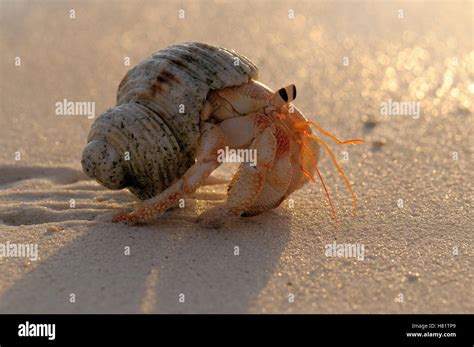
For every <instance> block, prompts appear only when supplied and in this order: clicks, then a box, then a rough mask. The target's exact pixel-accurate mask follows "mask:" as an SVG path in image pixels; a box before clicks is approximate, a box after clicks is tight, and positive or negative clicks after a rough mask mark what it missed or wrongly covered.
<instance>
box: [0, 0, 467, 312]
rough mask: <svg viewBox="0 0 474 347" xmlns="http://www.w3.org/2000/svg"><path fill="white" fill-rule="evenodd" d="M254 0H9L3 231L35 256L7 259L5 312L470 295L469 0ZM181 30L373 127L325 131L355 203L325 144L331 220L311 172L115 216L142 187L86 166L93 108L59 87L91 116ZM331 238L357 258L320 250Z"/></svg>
mask: <svg viewBox="0 0 474 347" xmlns="http://www.w3.org/2000/svg"><path fill="white" fill-rule="evenodd" d="M252 3H253V1H252V2H246V1H238V2H236V3H230V2H229V3H227V2H223V1H218V2H217V3H213V2H210V1H200V2H195V1H193V2H186V1H182V2H180V3H179V4H178V3H175V2H166V1H165V2H160V4H154V2H151V1H150V2H144V3H142V4H141V5H140V4H139V3H135V4H134V5H133V6H132V5H131V4H129V3H127V2H123V1H104V2H99V1H97V2H96V1H88V2H77V3H72V2H71V3H68V2H52V1H51V2H44V3H43V4H39V3H23V2H18V1H15V2H13V1H2V2H0V6H1V7H0V11H1V12H0V13H1V24H0V26H1V32H0V54H1V80H0V94H1V114H0V144H1V151H0V244H2V243H3V244H6V243H8V242H9V243H10V244H12V243H13V244H14V243H17V244H25V243H27V244H37V245H38V256H39V259H38V260H37V261H32V260H30V259H26V258H15V257H2V258H0V273H1V276H0V312H2V313H5V312H8V313H11V312H35V313H36V312H50V313H53V312H54V313H56V312H82V313H91V312H114V313H118V312H187V313H188V312H190V313H194V312H253V313H262V312H265V313H269V312H277V313H289V312H304V313H336V312H349V313H367V312H376V313H385V312H395V313H414V312H418V313H432V312H437V313H446V312H456V313H461V312H470V313H474V299H473V296H472V293H473V292H474V288H473V283H474V281H473V278H474V272H473V255H474V254H473V229H474V228H473V218H472V211H471V206H472V196H473V190H472V182H473V181H474V180H473V174H472V172H473V169H474V168H473V161H472V148H473V140H472V138H473V136H472V124H473V121H472V111H473V93H474V81H473V72H474V65H473V64H474V49H473V37H472V13H473V8H472V7H473V3H472V2H470V3H469V2H465V3H463V2H453V3H448V2H446V3H443V2H429V1H428V2H424V3H423V4H421V3H416V4H407V3H393V2H392V3H386V4H381V3H378V2H368V3H364V2H352V1H351V2H336V3H333V4H328V3H315V2H298V3H297V4H294V5H292V4H290V3H288V2H287V1H275V2H261V1H259V2H257V4H252ZM70 9H74V10H75V12H76V13H75V14H76V18H75V19H70V18H69V14H70V12H69V11H70ZM180 9H184V10H185V18H184V19H179V17H178V14H179V12H178V11H179V10H180ZM400 9H402V10H403V18H398V16H399V14H400V12H399V10H400ZM290 10H294V19H292V18H289V14H290V15H291V14H292V12H291V11H290ZM289 11H290V12H289ZM183 41H203V42H208V43H211V44H216V45H223V46H226V47H230V48H233V49H236V50H238V51H239V52H241V53H243V54H245V55H247V56H248V57H250V58H251V59H252V60H254V61H255V63H256V64H257V65H258V66H259V67H260V79H261V80H262V81H263V82H265V83H267V84H268V85H270V86H271V87H273V88H277V87H280V86H282V85H284V84H287V83H291V82H294V83H295V84H296V85H297V86H298V90H299V92H298V97H297V102H296V104H297V106H298V107H299V108H300V109H302V110H303V111H304V112H305V113H307V114H310V115H311V116H310V118H311V119H312V120H314V121H316V122H318V124H320V125H321V126H322V127H323V128H325V129H327V130H328V131H330V132H332V133H333V134H335V135H337V136H339V137H341V138H364V139H366V140H367V142H366V143H365V144H363V145H358V146H351V147H341V146H338V145H336V144H334V143H332V142H331V141H328V143H329V144H330V146H331V148H332V149H333V151H334V153H335V155H336V157H337V158H338V159H339V160H340V161H341V164H342V165H343V167H344V169H345V171H346V173H347V174H348V177H349V179H350V181H351V182H352V183H353V187H354V190H355V191H356V194H357V197H358V201H359V206H360V207H359V209H358V212H357V215H356V216H352V214H351V201H350V195H349V193H348V191H347V189H346V188H345V186H344V183H343V181H342V179H341V177H340V176H339V175H338V174H337V171H336V170H335V169H334V167H333V166H332V164H331V162H330V160H329V158H328V156H327V155H324V156H323V157H322V159H321V161H320V168H321V170H322V173H323V175H324V177H325V178H326V182H327V184H328V187H329V190H330V192H331V194H332V197H333V200H334V201H335V204H336V207H337V210H338V214H339V223H338V225H337V226H335V225H334V223H333V221H332V220H331V215H330V213H329V211H328V207H327V203H326V200H325V196H324V193H323V191H322V189H321V186H320V185H319V184H317V185H307V186H306V187H305V188H303V189H301V190H300V191H298V192H296V193H295V194H294V195H293V196H292V199H293V200H294V206H293V207H291V206H290V205H289V203H288V202H285V203H284V204H283V205H282V206H281V207H279V208H278V209H276V210H273V211H270V212H267V213H264V214H262V215H260V216H257V217H254V218H247V219H242V220H240V221H238V222H237V223H235V224H233V225H230V226H227V227H225V228H223V229H219V230H213V229H202V228H200V227H198V226H196V224H195V223H194V222H193V220H194V219H195V217H196V216H197V215H198V214H199V213H200V212H202V211H205V210H206V209H208V208H209V207H211V206H213V205H215V204H217V203H219V202H220V201H221V200H223V199H224V198H225V187H226V185H225V184H215V183H216V182H214V184H211V185H207V186H204V187H202V188H201V189H200V190H199V191H198V192H197V193H196V194H195V195H193V196H191V197H190V198H189V199H187V200H186V208H184V209H176V210H173V211H170V212H168V213H167V214H166V215H165V216H164V217H163V218H162V219H160V220H159V221H157V222H155V223H153V224H151V225H148V226H142V227H131V226H125V225H116V224H112V223H110V222H109V220H110V217H111V215H112V214H113V213H115V212H117V211H119V210H120V209H121V208H123V207H125V206H126V204H127V203H129V202H131V201H132V200H133V198H132V196H131V194H130V193H128V192H127V191H119V192H116V191H115V192H114V191H109V190H106V189H105V188H103V187H101V186H100V185H99V184H97V183H96V182H94V181H92V180H89V179H87V177H85V175H84V174H82V172H81V166H80V156H81V150H82V148H83V146H84V145H85V141H86V137H87V133H88V130H89V128H90V125H91V122H92V121H91V120H88V119H87V118H86V117H84V116H71V117H64V116H57V115H55V106H54V105H55V103H56V102H57V101H61V100H63V99H64V98H66V99H68V100H73V101H95V102H96V113H97V114H99V113H100V112H102V111H103V110H104V109H105V108H106V107H108V106H111V105H113V104H114V99H115V90H116V87H117V85H118V83H119V81H120V79H121V77H122V76H123V74H124V73H125V72H126V71H127V69H128V68H129V67H127V66H125V65H124V58H125V57H130V60H131V65H132V66H133V65H135V64H136V63H138V62H139V61H140V60H141V59H143V58H145V57H146V56H147V55H149V54H150V53H152V52H153V51H156V50H159V49H160V48H163V47H165V46H167V45H169V44H172V43H177V42H183ZM15 57H20V58H21V65H20V66H15ZM344 57H347V58H348V60H345V59H344ZM344 63H348V64H344ZM390 99H391V100H393V101H410V102H412V101H413V102H417V101H419V102H421V116H420V117H419V118H418V119H414V118H415V117H412V116H385V115H381V112H380V105H381V102H386V101H388V100H390ZM344 151H347V154H345V153H344ZM17 152H19V153H20V156H21V158H20V160H15V159H18V158H15V157H16V155H17ZM347 155H348V157H347ZM345 159H346V160H345ZM231 169H232V168H231V167H224V168H222V169H220V170H219V172H217V173H216V175H217V177H223V178H226V177H229V175H230V173H231ZM211 183H212V182H211ZM71 199H74V202H75V206H73V207H71V204H70V202H71ZM334 241H336V243H337V244H342V243H351V244H360V245H363V246H364V259H363V260H362V259H360V260H358V259H355V258H350V257H348V258H345V257H327V256H326V255H325V246H326V245H327V244H331V243H333V242H334ZM236 246H237V247H238V250H239V254H238V255H235V250H236V248H235V247H236ZM127 250H130V254H129V255H127V254H128V253H127ZM126 253H127V254H126ZM72 294H74V295H72ZM180 294H184V298H185V300H184V302H180V301H179V299H180ZM71 298H74V299H75V300H71ZM181 298H183V297H182V296H181ZM71 301H73V302H71Z"/></svg>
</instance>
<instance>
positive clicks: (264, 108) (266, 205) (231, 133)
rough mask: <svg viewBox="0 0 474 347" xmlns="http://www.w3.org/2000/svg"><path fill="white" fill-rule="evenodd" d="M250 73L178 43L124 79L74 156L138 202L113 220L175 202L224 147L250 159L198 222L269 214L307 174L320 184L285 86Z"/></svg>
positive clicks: (234, 57)
mask: <svg viewBox="0 0 474 347" xmlns="http://www.w3.org/2000/svg"><path fill="white" fill-rule="evenodd" d="M236 62H237V63H236ZM257 72H258V70H257V68H256V67H255V65H254V64H253V63H251V62H250V60H248V59H247V58H246V57H244V56H242V55H240V54H238V53H236V52H234V51H230V50H227V49H224V48H217V47H212V46H209V45H205V44H201V43H188V44H181V45H175V46H171V47H168V48H166V49H164V50H162V51H160V52H158V53H156V54H154V55H153V56H152V57H150V58H149V59H147V60H145V61H144V62H143V63H141V64H139V65H137V66H136V67H135V68H133V69H131V70H130V71H129V72H128V73H127V74H126V76H125V77H124V79H123V80H122V82H121V83H120V85H119V88H118V94H117V95H118V96H117V105H116V107H114V108H112V109H109V110H107V111H106V112H104V113H103V114H102V115H101V116H100V117H99V118H98V119H97V121H96V122H95V123H94V124H93V126H92V129H91V133H90V135H89V138H88V145H87V146H86V148H85V149H84V152H83V160H82V165H83V169H84V171H85V172H86V173H87V174H88V175H89V176H91V177H93V178H95V179H97V180H98V181H99V182H101V183H102V184H104V185H105V186H106V187H109V188H111V189H121V188H124V187H128V188H129V189H130V191H131V192H132V193H134V194H135V195H136V196H138V197H139V198H141V199H143V200H145V201H144V202H143V203H142V204H141V205H140V206H139V207H138V208H137V209H136V210H134V211H132V212H130V213H129V212H123V213H119V214H117V215H116V216H115V217H114V218H113V221H114V222H121V221H125V222H129V223H133V224H135V223H141V222H145V221H147V220H148V219H150V218H152V217H155V216H157V215H159V214H160V213H163V212H165V211H166V210H167V209H169V208H170V207H173V206H175V205H177V204H178V202H179V200H180V199H182V198H184V197H185V196H187V195H189V194H191V193H193V192H194V191H195V190H196V189H198V188H199V187H200V186H201V185H202V183H203V181H204V180H205V179H206V178H207V177H208V176H209V175H210V174H211V173H212V172H213V171H214V170H215V169H216V168H217V167H218V166H219V165H220V164H221V162H220V161H219V160H218V152H219V151H220V150H222V149H223V148H224V147H230V148H233V149H237V148H238V149H244V150H249V151H254V152H255V153H256V163H250V162H242V163H241V164H240V166H239V169H238V170H237V172H236V173H235V175H234V176H233V178H232V180H231V182H230V184H229V186H228V198H227V201H226V202H225V203H224V204H223V205H222V206H218V207H216V208H214V209H211V210H209V211H206V212H204V213H203V214H202V215H201V217H200V220H201V221H205V222H206V223H209V221H216V220H222V219H223V217H225V218H224V219H228V218H229V217H239V216H253V215H256V214H259V213H261V212H263V211H266V210H269V209H272V208H275V207H277V206H279V205H280V204H281V202H282V201H283V200H284V199H285V198H287V197H288V196H289V195H290V194H291V193H293V192H294V191H295V190H297V189H299V188H300V187H301V186H302V185H304V184H305V183H307V182H308V180H313V181H314V179H313V176H314V175H315V173H317V174H318V176H319V178H320V179H321V182H322V183H323V186H324V182H323V181H322V177H321V175H320V173H319V171H318V168H317V161H318V159H319V152H320V144H323V145H324V147H325V148H326V149H327V150H328V151H329V149H328V148H327V146H326V144H325V143H323V142H322V141H321V140H319V139H318V138H317V137H315V136H314V135H313V133H312V128H311V126H310V125H311V124H312V123H311V122H308V121H307V120H306V118H305V117H304V115H303V114H302V113H301V112H300V111H299V110H298V109H297V108H296V107H295V106H294V105H293V104H291V102H292V101H293V100H294V98H295V97H296V88H295V86H294V85H289V86H287V87H284V88H280V89H279V90H277V91H276V92H274V91H273V90H271V89H270V88H269V87H267V86H266V85H264V84H263V83H261V82H259V81H257V78H258V76H257ZM321 130H322V129H321ZM324 133H325V132H324ZM325 134H326V135H328V136H332V135H330V134H328V133H325ZM334 139H335V138H334ZM308 140H310V141H308ZM336 140H337V139H336ZM337 141H339V140H337ZM351 141H353V140H351ZM354 141H358V140H354ZM349 142H350V141H349ZM127 153H128V154H129V158H128V160H127V158H126V154H127ZM330 154H331V156H332V153H330ZM332 158H333V156H332ZM334 162H335V160H334ZM335 164H336V166H337V163H336V162H335ZM337 167H338V166H337ZM338 170H340V168H339V167H338ZM340 172H342V171H340ZM344 178H345V176H344ZM346 182H347V183H348V181H347V179H346ZM324 188H325V189H326V187H325V186H324ZM351 192H352V190H351ZM326 193H327V190H326ZM328 199H329V195H328ZM329 201H330V200H329ZM331 207H332V204H331ZM211 224H212V223H211Z"/></svg>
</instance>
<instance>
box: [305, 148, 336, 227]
mask: <svg viewBox="0 0 474 347" xmlns="http://www.w3.org/2000/svg"><path fill="white" fill-rule="evenodd" d="M301 145H302V146H303V150H306V152H307V153H308V156H309V158H310V160H311V163H312V164H313V167H314V169H315V170H316V173H317V174H318V177H319V180H320V181H321V184H322V186H323V189H324V192H325V193H326V197H327V199H328V202H329V206H330V207H331V212H332V216H333V218H334V222H335V223H337V215H336V210H335V209H334V206H333V204H332V200H331V196H330V195H329V191H328V189H327V187H326V184H325V183H324V179H323V176H322V175H321V173H320V172H319V169H318V165H317V164H316V161H315V160H314V157H313V154H312V153H311V151H310V150H309V149H308V148H307V147H306V145H305V143H304V141H303V142H302V143H301ZM303 173H304V174H305V175H306V173H307V172H306V170H305V171H303ZM312 181H313V182H314V178H313V179H312Z"/></svg>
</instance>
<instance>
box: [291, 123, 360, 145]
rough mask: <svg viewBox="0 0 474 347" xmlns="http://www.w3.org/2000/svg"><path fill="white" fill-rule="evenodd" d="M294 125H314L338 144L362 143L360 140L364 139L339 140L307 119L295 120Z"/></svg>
mask: <svg viewBox="0 0 474 347" xmlns="http://www.w3.org/2000/svg"><path fill="white" fill-rule="evenodd" d="M294 125H295V126H296V127H304V126H307V125H312V126H314V127H315V128H316V129H318V130H319V131H320V132H321V133H323V134H324V135H326V136H327V137H329V138H331V139H333V140H334V141H336V142H337V143H338V144H340V145H347V144H349V143H362V142H365V141H364V140H358V139H354V140H347V141H341V140H339V139H338V138H336V137H335V136H334V135H331V134H330V133H328V132H327V131H326V130H324V129H323V128H321V127H320V126H319V125H317V124H316V123H314V122H309V121H304V122H295V123H294Z"/></svg>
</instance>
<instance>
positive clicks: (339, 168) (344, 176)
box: [305, 134, 357, 211]
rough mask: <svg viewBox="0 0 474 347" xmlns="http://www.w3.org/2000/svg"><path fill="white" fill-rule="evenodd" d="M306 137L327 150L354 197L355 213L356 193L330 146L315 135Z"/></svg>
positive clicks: (355, 206) (355, 207)
mask: <svg viewBox="0 0 474 347" xmlns="http://www.w3.org/2000/svg"><path fill="white" fill-rule="evenodd" d="M305 136H307V137H309V138H310V139H312V140H316V141H317V142H319V143H321V144H322V145H323V146H324V148H325V149H326V151H327V152H328V154H329V156H330V157H331V160H332V162H333V164H334V166H335V167H336V169H337V171H339V173H340V174H341V176H342V178H343V179H344V181H345V182H346V186H347V188H348V189H349V191H350V192H351V196H352V202H353V204H354V211H355V210H356V209H357V200H356V198H355V194H354V191H353V190H352V187H351V184H350V183H349V180H348V179H347V177H346V175H345V174H344V171H342V169H341V167H340V166H339V164H338V163H337V160H336V158H335V157H334V154H333V153H332V151H331V150H330V149H329V146H328V145H327V144H326V142H324V141H323V140H321V139H319V138H317V137H316V136H313V135H309V134H305Z"/></svg>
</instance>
